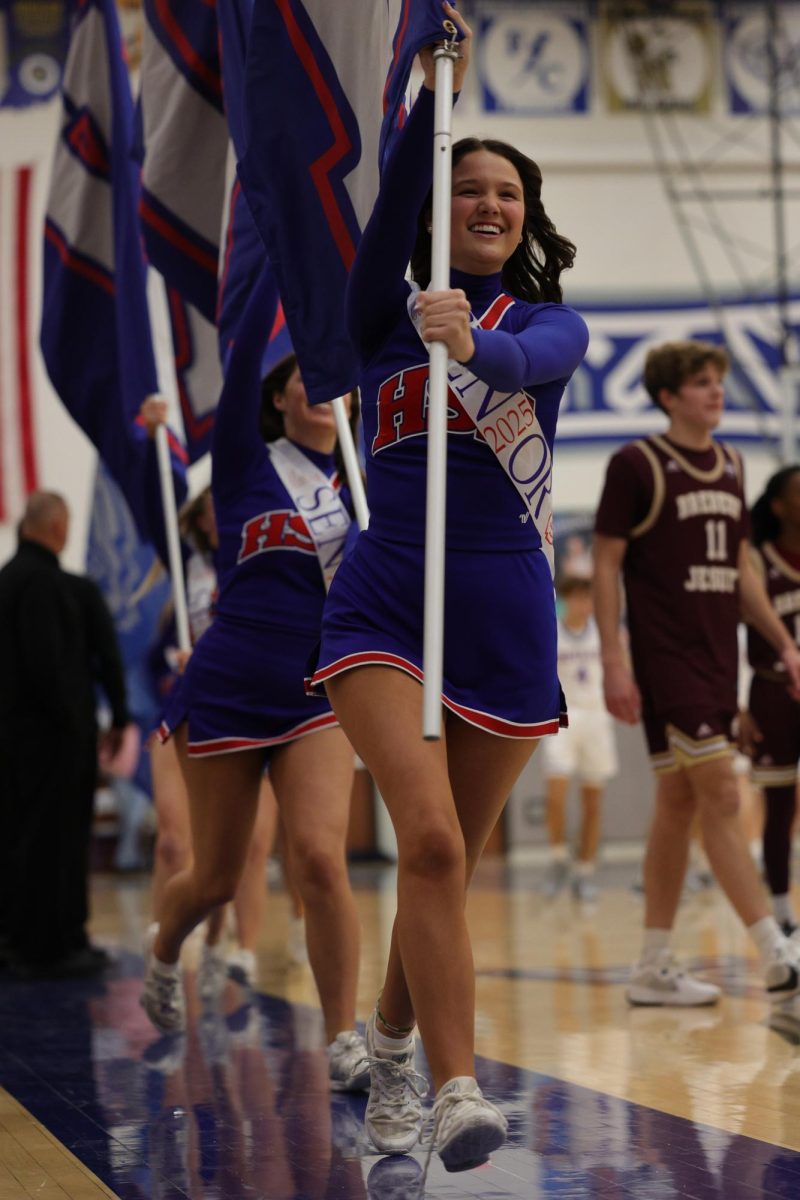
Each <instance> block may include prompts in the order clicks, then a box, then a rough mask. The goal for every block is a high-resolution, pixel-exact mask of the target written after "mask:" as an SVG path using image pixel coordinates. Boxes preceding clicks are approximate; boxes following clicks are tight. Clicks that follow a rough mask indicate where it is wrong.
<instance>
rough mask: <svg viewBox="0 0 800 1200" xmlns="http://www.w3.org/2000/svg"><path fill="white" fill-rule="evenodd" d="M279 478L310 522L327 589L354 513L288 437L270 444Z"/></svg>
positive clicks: (339, 559) (270, 451) (304, 517)
mask: <svg viewBox="0 0 800 1200" xmlns="http://www.w3.org/2000/svg"><path fill="white" fill-rule="evenodd" d="M267 449H268V450H269V456H270V459H271V460H272V465H273V467H274V468H275V470H276V471H277V474H278V478H279V479H280V481H281V483H282V484H283V486H284V487H285V488H286V490H287V492H288V493H289V495H290V496H291V499H292V504H293V505H294V507H295V509H296V510H297V512H298V513H299V514H300V516H301V517H302V518H303V520H304V521H305V523H306V528H307V529H308V532H309V535H310V536H311V540H312V542H313V543H314V549H315V550H316V552H317V558H318V560H319V565H320V570H321V571H322V578H323V579H324V580H325V590H326V591H327V590H328V588H329V587H330V586H331V580H332V579H333V577H334V575H335V574H336V568H337V567H338V566H339V563H340V562H341V561H342V555H343V554H344V544H345V540H346V538H347V531H348V529H349V528H350V516H349V514H348V512H347V509H346V508H345V506H344V505H343V504H342V499H341V496H340V495H339V493H338V491H337V490H336V488H335V487H334V486H333V484H332V483H331V481H330V480H329V479H328V477H327V475H325V473H324V472H323V471H321V470H320V469H319V467H318V466H316V464H315V463H313V462H311V460H310V459H309V458H306V456H305V454H303V452H302V450H298V448H297V446H295V445H293V444H292V443H291V442H290V441H289V440H288V439H287V438H278V440H277V441H275V442H270V443H269V444H268V446H267Z"/></svg>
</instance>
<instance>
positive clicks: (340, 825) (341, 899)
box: [270, 728, 360, 1042]
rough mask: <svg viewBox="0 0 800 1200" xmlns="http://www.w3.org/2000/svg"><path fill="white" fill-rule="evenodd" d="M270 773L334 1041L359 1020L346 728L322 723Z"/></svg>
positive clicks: (284, 750)
mask: <svg viewBox="0 0 800 1200" xmlns="http://www.w3.org/2000/svg"><path fill="white" fill-rule="evenodd" d="M270 778H271V780H272V786H273V788H274V790H275V795H276V797H277V800H278V805H279V807H280V812H281V820H282V822H283V829H284V834H285V838H286V849H287V852H288V858H289V861H290V862H291V869H292V879H293V882H294V885H295V886H296V887H297V889H298V891H299V892H300V896H301V898H302V901H303V908H304V910H305V916H306V938H307V942H308V957H309V962H310V964H311V969H312V971H313V973H314V979H315V981H316V984H317V989H318V991H319V997H320V1003H321V1005H322V1011H323V1015H324V1018H325V1026H326V1030H327V1038H328V1041H329V1042H331V1041H333V1039H334V1038H335V1037H336V1035H337V1034H338V1033H340V1032H342V1031H345V1030H351V1029H353V1027H354V1025H355V1003H356V987H357V981H358V958H359V942H360V930H359V921H358V913H357V910H356V904H355V900H354V898H353V893H352V890H351V887H350V880H349V877H348V873H347V857H346V841H347V826H348V822H349V818H350V793H351V790H352V786H353V750H352V747H351V746H350V744H349V742H348V741H347V738H346V737H345V735H344V733H343V732H342V730H341V729H336V728H334V729H322V730H320V731H319V732H317V733H313V734H310V735H309V736H308V737H305V738H301V739H299V740H298V741H296V742H290V743H289V744H288V745H286V746H282V747H281V748H280V749H279V750H277V751H276V752H275V753H274V754H273V757H272V761H271V764H270Z"/></svg>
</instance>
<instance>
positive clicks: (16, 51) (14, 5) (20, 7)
mask: <svg viewBox="0 0 800 1200" xmlns="http://www.w3.org/2000/svg"><path fill="white" fill-rule="evenodd" d="M74 10H75V0H0V108H26V107H28V105H31V104H39V103H41V102H42V101H43V100H49V99H50V97H51V96H53V95H54V94H55V93H56V92H57V91H58V88H59V85H60V83H61V72H62V70H63V67H64V59H65V58H66V55H67V45H68V43H69V33H70V20H71V17H72V14H73V12H74Z"/></svg>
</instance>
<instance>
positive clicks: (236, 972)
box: [227, 946, 258, 988]
mask: <svg viewBox="0 0 800 1200" xmlns="http://www.w3.org/2000/svg"><path fill="white" fill-rule="evenodd" d="M227 967H228V974H229V975H230V977H231V979H235V980H236V982H237V983H239V984H241V985H242V987H247V988H254V987H255V986H256V984H257V983H258V963H257V962H256V956H255V954H254V953H253V951H252V950H243V949H242V948H241V946H240V947H239V948H238V950H233V951H231V953H230V954H229V955H228V960H227Z"/></svg>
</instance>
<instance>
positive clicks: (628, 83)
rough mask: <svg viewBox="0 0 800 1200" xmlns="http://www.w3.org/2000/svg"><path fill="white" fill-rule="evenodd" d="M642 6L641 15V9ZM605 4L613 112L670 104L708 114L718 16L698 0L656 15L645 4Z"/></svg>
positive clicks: (605, 77)
mask: <svg viewBox="0 0 800 1200" xmlns="http://www.w3.org/2000/svg"><path fill="white" fill-rule="evenodd" d="M639 11H641V15H637V13H638V12H639ZM619 12H620V6H617V5H614V4H611V3H606V4H605V5H603V6H602V7H601V24H600V31H599V32H600V63H601V69H602V86H603V91H604V94H605V101H606V107H607V109H608V111H609V112H611V113H630V112H641V111H642V110H645V109H652V108H655V109H658V110H659V111H663V110H665V109H667V110H669V111H671V112H685V113H694V114H707V113H709V112H710V110H711V98H712V93H713V90H714V88H713V85H714V77H715V67H714V64H715V54H716V40H715V36H714V35H715V22H714V19H713V14H712V10H711V8H710V6H707V5H698V4H697V3H696V0H692V2H690V3H681V0H676V2H675V3H674V4H673V5H671V6H670V9H669V15H668V16H665V15H663V14H659V15H654V14H653V13H652V12H648V6H647V5H644V4H639V5H628V6H625V7H624V11H623V15H618V14H619Z"/></svg>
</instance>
